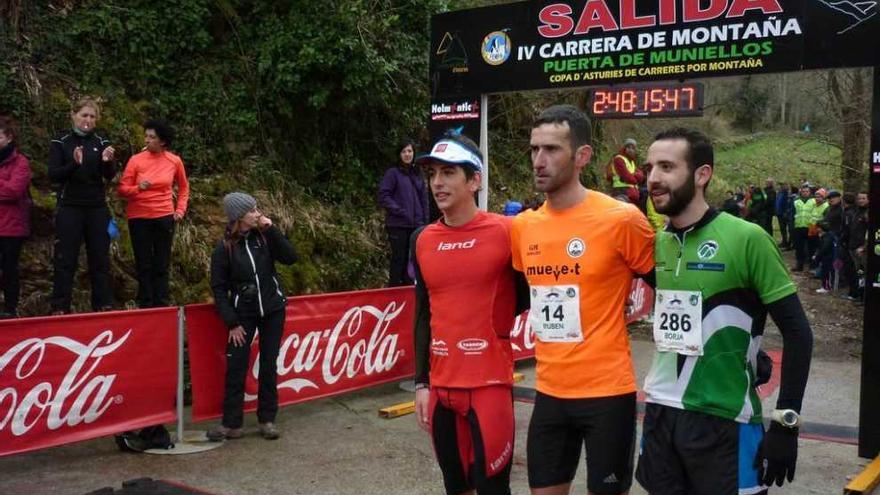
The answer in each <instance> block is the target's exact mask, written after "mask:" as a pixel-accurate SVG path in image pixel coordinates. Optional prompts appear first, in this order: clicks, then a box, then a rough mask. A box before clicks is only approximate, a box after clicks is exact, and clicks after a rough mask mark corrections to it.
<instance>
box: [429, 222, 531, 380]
mask: <svg viewBox="0 0 880 495" xmlns="http://www.w3.org/2000/svg"><path fill="white" fill-rule="evenodd" d="M412 246H413V248H412V249H413V256H412V263H413V266H414V268H415V271H416V322H415V341H416V356H415V360H416V383H428V371H429V365H430V384H431V385H432V386H439V387H448V388H472V387H481V386H485V385H498V384H507V385H512V384H513V355H512V351H511V348H510V330H511V328H512V327H513V320H514V316H515V313H516V288H515V284H514V274H515V273H514V271H513V269H512V267H511V251H510V220H509V218H506V217H502V216H500V215H496V214H494V213H486V212H482V211H481V212H479V213H477V216H476V217H475V218H474V219H473V220H471V221H470V222H468V223H467V224H465V225H462V226H459V227H450V226H448V225H445V224H443V223H442V222H437V223H433V224H431V225H428V226H426V227H424V228H422V229H420V230H418V231H416V233H415V234H414V235H413V243H412Z"/></svg>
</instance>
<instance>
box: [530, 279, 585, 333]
mask: <svg viewBox="0 0 880 495" xmlns="http://www.w3.org/2000/svg"><path fill="white" fill-rule="evenodd" d="M531 295H532V297H531V301H532V304H531V309H530V311H529V324H530V325H531V326H532V329H533V330H534V331H535V336H536V337H538V340H540V341H541V342H582V341H583V340H584V334H583V332H582V331H581V308H580V290H579V288H578V286H577V285H533V286H532V287H531Z"/></svg>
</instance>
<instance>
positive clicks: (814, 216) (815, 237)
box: [807, 188, 828, 268]
mask: <svg viewBox="0 0 880 495" xmlns="http://www.w3.org/2000/svg"><path fill="white" fill-rule="evenodd" d="M826 195H828V191H826V190H825V188H819V189H818V190H816V195H815V197H814V206H813V210H812V211H811V212H810V226H809V230H808V233H807V259H809V260H812V259H813V255H814V254H816V251H818V250H819V227H818V226H819V222H821V221H822V219H823V218H825V211H827V210H828V202H827V201H825V196H826ZM810 266H811V267H812V268H817V267H818V266H819V265H818V263H816V262H811V263H810Z"/></svg>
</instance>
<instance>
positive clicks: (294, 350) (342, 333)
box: [186, 280, 653, 421]
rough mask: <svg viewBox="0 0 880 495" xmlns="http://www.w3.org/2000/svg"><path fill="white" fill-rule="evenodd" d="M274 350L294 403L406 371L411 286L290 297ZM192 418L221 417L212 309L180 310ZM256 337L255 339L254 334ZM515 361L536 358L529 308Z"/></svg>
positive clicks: (221, 362)
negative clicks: (183, 315) (183, 318)
mask: <svg viewBox="0 0 880 495" xmlns="http://www.w3.org/2000/svg"><path fill="white" fill-rule="evenodd" d="M652 294H653V291H652V290H651V288H650V287H648V286H647V284H645V283H644V282H641V281H640V280H636V281H634V282H633V292H632V295H631V299H632V305H631V306H630V307H629V310H628V314H627V322H631V321H635V320H637V319H639V318H641V317H643V316H644V315H646V314H647V313H648V311H650V308H651V303H652V302H653V295H652ZM287 304H288V307H287V320H286V321H285V324H284V334H283V336H282V338H281V350H280V352H279V353H278V361H277V363H278V402H279V404H281V405H284V404H294V403H297V402H303V401H306V400H310V399H316V398H319V397H327V396H330V395H336V394H339V393H342V392H347V391H351V390H357V389H360V388H365V387H369V386H373V385H378V384H380V383H386V382H389V381H393V380H400V379H403V378H408V377H410V376H412V374H413V372H414V361H413V336H412V328H413V318H414V314H415V313H414V304H415V295H414V293H413V289H412V287H399V288H394V289H379V290H367V291H358V292H344V293H338V294H321V295H315V296H303V297H293V298H290V299H288V303H287ZM186 329H187V338H188V339H189V340H188V342H189V358H190V375H191V377H192V388H193V408H192V414H193V420H194V421H202V420H206V419H212V418H216V417H219V416H220V415H221V411H222V404H223V388H224V386H223V382H224V373H225V372H226V355H225V349H226V339H227V336H228V333H227V332H226V329H225V327H224V325H223V323H222V322H221V321H220V318H219V317H218V316H217V314H216V311H215V310H214V306H213V305H210V304H200V305H194V306H187V307H186ZM258 338H259V337H258ZM511 345H512V346H513V355H514V359H516V360H521V359H527V358H531V357H534V355H535V341H534V333H533V332H532V330H531V327H529V325H528V312H525V313H523V314H522V315H520V316H518V317H517V318H516V320H515V322H514V326H513V329H512V331H511ZM258 352H259V346H258V344H257V342H256V339H255V341H254V343H253V344H252V346H251V356H250V366H249V373H248V378H247V381H246V383H245V410H246V411H254V410H255V409H256V399H257V396H256V390H257V381H256V379H257V375H258V372H259V368H258V360H257V356H258Z"/></svg>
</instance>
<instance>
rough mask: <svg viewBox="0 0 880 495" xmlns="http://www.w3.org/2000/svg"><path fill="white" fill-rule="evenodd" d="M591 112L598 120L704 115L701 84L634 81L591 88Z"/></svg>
mask: <svg viewBox="0 0 880 495" xmlns="http://www.w3.org/2000/svg"><path fill="white" fill-rule="evenodd" d="M589 109H590V114H591V115H592V116H593V117H596V118H600V119H632V118H646V117H699V116H701V115H703V85H702V84H701V83H682V84H633V85H628V86H613V87H605V88H596V89H593V90H591V91H590V106H589Z"/></svg>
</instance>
